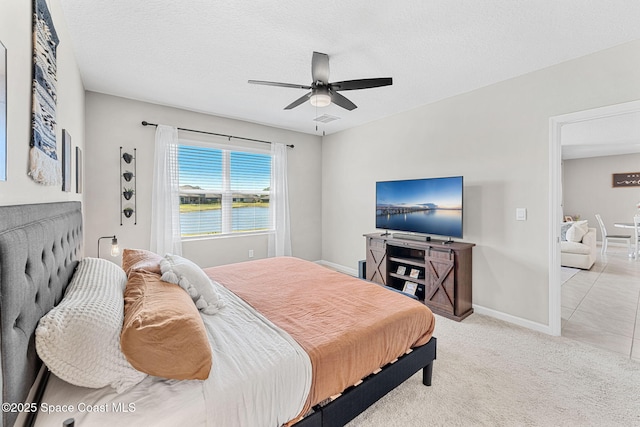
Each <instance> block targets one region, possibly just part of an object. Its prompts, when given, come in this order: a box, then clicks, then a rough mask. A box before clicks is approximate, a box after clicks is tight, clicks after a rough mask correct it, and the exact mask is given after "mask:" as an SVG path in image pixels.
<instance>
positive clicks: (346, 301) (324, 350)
mask: <svg viewBox="0 0 640 427" xmlns="http://www.w3.org/2000/svg"><path fill="white" fill-rule="evenodd" d="M205 273H207V275H208V276H209V277H210V278H211V279H213V280H215V281H217V282H218V283H220V284H222V285H223V286H225V287H227V288H229V289H230V290H231V291H233V293H234V294H236V295H238V296H239V297H241V298H242V299H244V300H245V301H246V302H247V303H249V304H250V305H251V306H252V307H254V308H255V309H256V310H258V311H259V312H260V313H262V314H264V315H265V316H266V317H267V318H269V319H270V320H271V321H272V322H273V323H275V324H276V325H277V326H279V327H280V328H282V329H283V330H285V331H286V332H288V333H289V334H290V335H291V336H292V337H293V338H294V339H295V340H296V341H297V342H298V343H300V345H301V346H302V347H303V348H304V349H305V351H306V352H307V354H309V357H310V358H311V364H312V366H313V383H312V387H311V392H310V393H309V398H308V399H307V402H306V404H305V411H306V410H308V409H310V408H311V407H312V406H314V405H316V404H319V403H321V402H325V401H326V400H327V399H330V398H331V397H332V396H335V395H337V394H339V393H340V392H342V391H343V390H345V389H346V388H347V387H349V386H351V385H354V384H356V383H358V382H359V381H360V380H361V379H362V378H364V377H365V376H367V375H369V374H371V373H373V372H374V371H376V370H377V369H379V368H381V367H383V366H384V365H386V364H388V363H390V362H392V361H394V360H395V359H397V358H398V357H399V356H401V355H403V354H404V353H405V352H407V351H408V350H409V349H410V348H412V347H416V346H420V345H423V344H425V343H427V342H428V341H429V339H430V338H431V336H432V334H433V330H434V327H435V318H434V316H433V314H432V313H431V311H430V310H429V308H428V307H426V306H425V305H424V304H422V303H420V302H418V301H415V300H413V299H411V298H408V297H406V296H404V295H402V294H400V293H397V292H392V291H389V290H388V289H385V288H384V287H382V286H380V285H377V284H374V283H371V282H365V281H363V280H360V279H357V278H355V277H351V276H348V275H345V274H342V273H339V272H335V271H332V270H329V269H327V268H325V267H322V266H319V265H317V264H315V263H312V262H309V261H304V260H301V259H298V258H291V257H280V258H267V259H262V260H256V261H249V262H244V263H238V264H231V265H225V266H220V267H213V268H208V269H205Z"/></svg>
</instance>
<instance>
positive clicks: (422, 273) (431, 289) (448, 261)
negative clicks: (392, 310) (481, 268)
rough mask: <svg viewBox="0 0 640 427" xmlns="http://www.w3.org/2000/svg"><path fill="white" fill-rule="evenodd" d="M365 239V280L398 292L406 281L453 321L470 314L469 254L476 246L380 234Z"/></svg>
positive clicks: (470, 266) (417, 293) (470, 268)
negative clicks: (413, 284)
mask: <svg viewBox="0 0 640 427" xmlns="http://www.w3.org/2000/svg"><path fill="white" fill-rule="evenodd" d="M364 237H365V238H366V239H367V241H366V247H367V257H366V262H367V267H366V279H367V280H370V281H372V282H375V283H379V284H381V285H385V286H390V287H392V288H395V289H398V290H402V289H403V288H404V287H405V284H407V282H410V283H415V284H416V285H417V286H416V288H417V289H416V291H415V295H416V296H417V297H418V299H419V300H420V301H422V302H424V304H425V305H426V306H427V307H429V308H430V309H431V310H432V311H433V312H434V313H436V314H439V315H441V316H445V317H447V318H450V319H453V320H457V321H460V320H462V319H464V318H465V317H467V316H469V315H470V314H471V313H473V306H472V280H471V278H472V256H471V255H472V253H471V252H472V248H473V247H474V246H475V244H473V243H464V242H451V241H445V240H430V241H417V240H408V239H402V238H397V237H394V236H392V235H388V234H387V235H383V234H380V233H375V234H365V235H364ZM411 273H413V276H414V277H412V274H411ZM416 273H417V274H416ZM416 275H417V277H415V276H416ZM410 286H411V285H410Z"/></svg>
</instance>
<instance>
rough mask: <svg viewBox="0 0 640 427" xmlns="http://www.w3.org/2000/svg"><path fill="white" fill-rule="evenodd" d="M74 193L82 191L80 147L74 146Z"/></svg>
mask: <svg viewBox="0 0 640 427" xmlns="http://www.w3.org/2000/svg"><path fill="white" fill-rule="evenodd" d="M76 193H82V149H81V148H80V147H76Z"/></svg>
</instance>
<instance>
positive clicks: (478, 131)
mask: <svg viewBox="0 0 640 427" xmlns="http://www.w3.org/2000/svg"><path fill="white" fill-rule="evenodd" d="M639 69H640V41H638V42H633V43H628V44H625V45H621V46H618V47H615V48H612V49H608V50H605V51H602V52H598V53H596V54H593V55H589V56H586V57H582V58H579V59H576V60H572V61H568V62H565V63H562V64H559V65H556V66H553V67H549V68H546V69H543V70H540V71H537V72H533V73H530V74H526V75H523V76H521V77H517V78H514V79H511V80H507V81H504V82H501V83H498V84H495V85H491V86H488V87H485V88H481V89H478V90H476V91H473V92H469V93H466V94H462V95H459V96H456V97H452V98H448V99H445V100H442V101H440V102H436V103H433V104H431V105H426V106H424V107H421V108H417V109H415V110H411V111H408V112H405V113H402V114H398V115H396V116H393V117H388V118H385V119H382V120H379V121H377V122H374V123H370V124H368V125H364V126H360V127H358V128H356V129H351V130H347V131H344V132H341V133H337V134H333V135H330V136H327V137H325V138H324V141H323V151H322V154H323V162H322V168H323V172H322V180H323V181H322V182H323V186H322V197H323V205H322V206H323V217H322V219H323V239H322V244H323V247H322V255H323V258H324V259H325V260H327V261H330V262H333V263H336V264H341V265H344V266H347V267H349V268H356V266H357V262H358V260H360V259H364V257H365V246H364V239H363V237H362V234H364V233H371V232H373V231H374V230H375V222H374V204H375V200H374V199H375V182H376V181H379V180H390V179H405V178H423V177H440V176H451V175H463V176H464V179H465V189H464V190H465V196H464V203H465V210H464V239H463V240H464V241H468V242H473V243H475V244H476V245H477V246H476V247H475V248H474V252H473V257H474V258H473V303H474V304H475V305H476V306H477V307H478V308H479V309H482V310H484V312H487V313H496V312H497V313H502V314H505V315H506V316H512V317H513V318H514V319H516V320H517V319H521V320H524V322H532V323H534V324H537V325H548V308H549V280H548V277H549V271H548V269H549V220H548V218H549V118H550V117H552V116H556V115H560V114H566V113H570V112H575V111H581V110H586V109H591V108H595V107H600V106H605V105H611V104H618V103H622V102H627V101H632V100H636V99H639V98H640V74H639V73H638V70H639ZM334 207H339V209H335V208H334ZM518 207H523V208H526V209H527V212H528V219H527V221H516V220H515V210H516V208H518ZM346 213H348V214H346Z"/></svg>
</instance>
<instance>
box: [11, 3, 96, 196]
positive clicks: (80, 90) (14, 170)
mask: <svg viewBox="0 0 640 427" xmlns="http://www.w3.org/2000/svg"><path fill="white" fill-rule="evenodd" d="M32 3H33V2H31V1H24V0H2V1H0V40H1V41H2V43H3V44H4V45H5V47H6V48H7V78H8V82H7V180H6V181H4V182H3V181H0V205H13V204H21V203H43V202H57V201H66V200H82V195H81V194H76V193H75V165H73V166H72V171H73V173H72V189H73V191H72V192H71V193H65V192H63V191H62V190H61V187H58V186H55V187H53V186H44V185H40V184H36V183H35V182H34V181H33V180H32V179H31V178H30V177H29V176H28V175H27V172H28V162H29V149H30V147H29V142H30V140H31V74H32V61H31V55H32V47H31V45H32V31H31V20H32V16H31V10H32V7H33V4H32ZM47 4H48V6H49V10H50V11H51V15H52V18H53V24H54V26H55V29H56V32H57V33H58V37H59V38H60V44H59V45H58V49H57V61H56V63H57V94H58V101H57V108H56V120H57V124H58V125H57V129H56V136H57V143H58V156H59V158H61V155H60V153H61V151H60V150H61V147H62V129H67V131H68V132H69V133H70V134H71V141H72V145H73V150H74V153H73V154H72V164H73V162H75V147H76V146H79V147H81V148H83V147H84V87H83V85H82V80H81V78H80V73H79V71H78V67H77V64H76V61H75V57H74V55H73V52H72V46H71V42H70V38H69V34H68V30H67V27H66V22H65V20H64V15H63V13H62V8H61V6H60V4H59V1H58V0H50V1H48V2H47Z"/></svg>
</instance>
